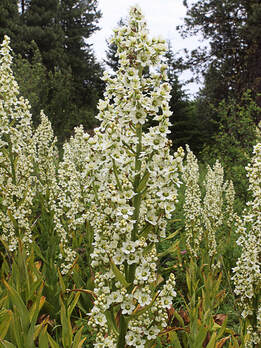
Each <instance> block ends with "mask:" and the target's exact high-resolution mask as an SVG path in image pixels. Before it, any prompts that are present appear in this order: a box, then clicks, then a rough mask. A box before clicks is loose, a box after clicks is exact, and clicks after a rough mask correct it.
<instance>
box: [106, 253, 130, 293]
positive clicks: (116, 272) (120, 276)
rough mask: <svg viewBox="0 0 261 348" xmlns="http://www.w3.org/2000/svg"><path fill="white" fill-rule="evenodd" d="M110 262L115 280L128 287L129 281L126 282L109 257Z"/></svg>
mask: <svg viewBox="0 0 261 348" xmlns="http://www.w3.org/2000/svg"><path fill="white" fill-rule="evenodd" d="M110 264H111V267H112V271H113V273H114V275H115V277H116V278H117V280H118V281H119V282H120V283H121V284H122V285H123V286H124V287H125V288H128V287H129V286H130V283H128V282H127V280H126V279H125V277H124V275H123V274H122V273H121V271H120V270H119V269H118V267H117V266H116V265H115V263H114V262H113V261H112V259H110Z"/></svg>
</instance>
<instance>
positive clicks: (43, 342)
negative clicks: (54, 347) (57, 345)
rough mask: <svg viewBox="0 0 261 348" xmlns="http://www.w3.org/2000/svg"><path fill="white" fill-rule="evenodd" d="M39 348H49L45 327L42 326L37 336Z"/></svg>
mask: <svg viewBox="0 0 261 348" xmlns="http://www.w3.org/2000/svg"><path fill="white" fill-rule="evenodd" d="M39 348H49V345H48V336H47V325H45V326H44V328H43V329H42V331H41V333H40V335H39Z"/></svg>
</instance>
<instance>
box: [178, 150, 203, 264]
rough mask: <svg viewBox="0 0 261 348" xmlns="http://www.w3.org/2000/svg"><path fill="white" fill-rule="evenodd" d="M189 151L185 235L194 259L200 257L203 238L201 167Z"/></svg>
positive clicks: (185, 177)
mask: <svg viewBox="0 0 261 348" xmlns="http://www.w3.org/2000/svg"><path fill="white" fill-rule="evenodd" d="M186 149H187V157H186V160H187V163H186V166H185V170H184V173H183V176H182V178H183V180H184V183H185V187H186V189H185V202H184V214H185V217H186V218H185V233H186V246H187V249H188V251H189V252H190V254H191V255H192V256H193V257H198V256H199V252H200V244H201V240H202V236H203V227H202V205H201V191H200V187H199V183H198V182H199V167H198V161H197V159H196V156H195V155H194V154H193V152H192V151H191V150H190V149H189V147H188V146H187V147H186Z"/></svg>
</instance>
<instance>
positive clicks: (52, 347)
mask: <svg viewBox="0 0 261 348" xmlns="http://www.w3.org/2000/svg"><path fill="white" fill-rule="evenodd" d="M47 336H48V341H49V343H50V346H51V348H60V346H59V344H58V343H56V342H55V340H54V339H53V338H52V337H51V336H50V335H49V334H48V333H47Z"/></svg>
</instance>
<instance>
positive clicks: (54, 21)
mask: <svg viewBox="0 0 261 348" xmlns="http://www.w3.org/2000/svg"><path fill="white" fill-rule="evenodd" d="M23 21H24V23H25V25H26V32H25V41H26V42H27V43H30V42H31V41H32V40H34V41H35V42H36V44H37V46H38V48H39V50H40V52H41V54H42V58H43V64H44V65H45V66H46V68H47V69H48V71H54V68H55V67H58V68H60V69H61V68H62V67H64V65H65V64H66V62H65V54H64V33H63V30H62V28H61V25H60V23H59V1H58V0H45V1H41V0H31V1H30V3H29V5H28V8H27V11H26V12H25V14H24V16H23Z"/></svg>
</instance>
